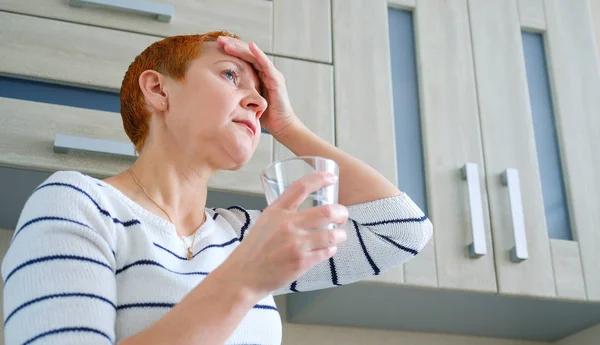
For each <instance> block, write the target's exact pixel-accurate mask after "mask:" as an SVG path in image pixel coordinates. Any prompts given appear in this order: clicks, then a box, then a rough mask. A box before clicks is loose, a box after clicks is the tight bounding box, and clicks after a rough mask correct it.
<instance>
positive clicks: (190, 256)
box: [127, 168, 200, 260]
mask: <svg viewBox="0 0 600 345" xmlns="http://www.w3.org/2000/svg"><path fill="white" fill-rule="evenodd" d="M127 171H129V173H130V174H131V177H133V180H134V181H135V183H136V184H137V185H138V186H139V187H140V188H141V189H142V190H143V191H144V194H146V196H147V197H148V199H150V201H152V202H153V203H154V205H156V206H157V207H158V208H160V209H161V211H163V212H164V213H165V214H166V215H167V218H169V221H170V222H171V224H173V226H175V223H173V220H171V216H169V213H167V211H165V209H164V208H162V207H161V206H160V205H159V204H158V203H157V202H156V201H154V199H152V197H151V196H150V194H148V191H146V188H144V186H142V184H141V183H140V181H139V180H138V179H137V177H136V176H135V174H134V173H133V170H131V168H129V169H127ZM199 228H200V227H198V228H197V229H196V231H194V235H193V237H192V245H191V246H188V245H187V243H185V240H184V239H183V236H181V234H180V233H179V231H177V227H175V232H177V235H179V237H180V238H181V241H183V245H184V246H186V247H187V259H188V260H192V257H193V253H192V248H193V247H194V242H195V241H196V234H197V233H198V229H199Z"/></svg>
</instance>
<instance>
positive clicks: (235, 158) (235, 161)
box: [226, 149, 254, 171]
mask: <svg viewBox="0 0 600 345" xmlns="http://www.w3.org/2000/svg"><path fill="white" fill-rule="evenodd" d="M253 155H254V150H248V151H247V150H245V149H241V150H238V151H237V152H236V154H235V155H230V158H231V160H230V164H228V167H227V168H226V170H231V171H236V170H240V169H241V168H243V167H244V165H246V163H248V162H249V161H250V159H251V158H252V156H253Z"/></svg>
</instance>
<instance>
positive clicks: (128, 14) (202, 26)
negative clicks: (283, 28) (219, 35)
mask: <svg viewBox="0 0 600 345" xmlns="http://www.w3.org/2000/svg"><path fill="white" fill-rule="evenodd" d="M96 2H97V1H93V0H76V1H73V0H32V1H19V0H2V1H0V11H7V12H13V13H20V14H24V15H30V16H33V17H41V18H49V19H56V20H60V21H66V22H72V23H78V24H84V25H89V26H96V27H104V28H111V29H116V30H119V31H126V32H136V33H141V34H148V35H152V36H158V37H167V36H174V35H182V34H200V33H203V32H207V31H215V30H226V31H230V32H231V33H235V34H238V35H240V36H241V37H242V38H243V39H244V40H246V41H254V42H256V44H257V45H258V46H259V47H261V48H263V49H264V50H265V51H267V52H271V48H272V44H271V43H272V40H271V33H272V31H271V30H272V26H273V2H271V1H263V0H204V1H195V0H164V1H158V2H150V1H141V2H138V4H142V5H140V8H138V9H137V10H136V11H132V10H127V9H124V8H118V6H127V4H126V3H123V2H119V1H103V2H100V3H109V4H110V3H112V4H116V5H111V6H99V5H94V3H96ZM73 3H78V4H80V5H78V6H73V5H72V4H73ZM152 12H153V13H152ZM157 13H164V14H165V15H167V16H171V18H164V19H163V18H159V16H158V15H157ZM82 28H83V27H82ZM115 41H116V42H122V41H120V40H119V39H118V38H117V39H115ZM123 43H124V42H123ZM140 44H143V43H140ZM110 52H112V50H111V51H110Z"/></svg>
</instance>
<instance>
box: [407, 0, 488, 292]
mask: <svg viewBox="0 0 600 345" xmlns="http://www.w3.org/2000/svg"><path fill="white" fill-rule="evenodd" d="M415 26H416V30H415V32H416V33H417V36H416V44H417V57H418V61H417V66H418V73H419V89H420V90H419V91H420V92H419V93H420V102H421V126H422V131H423V143H424V145H423V146H424V156H425V157H424V163H425V174H426V181H427V203H428V208H429V213H430V215H429V216H430V218H431V220H432V222H433V229H434V236H435V259H436V262H437V280H438V285H439V286H440V287H446V288H456V289H464V290H477V291H488V292H495V291H496V274H495V270H494V250H493V248H492V244H491V243H492V242H491V235H490V224H489V215H488V212H487V210H488V205H487V194H486V188H485V180H484V176H485V168H484V164H483V153H482V147H481V133H480V129H479V114H478V109H477V91H476V84H475V75H474V72H473V59H472V51H471V37H470V28H469V17H468V8H467V2H466V1H465V0H453V1H444V0H429V1H419V2H418V3H417V8H416V10H415ZM468 162H473V163H476V164H477V165H478V170H479V181H480V188H481V199H482V205H481V206H482V209H483V215H484V216H483V218H484V232H485V237H486V246H487V255H485V256H482V257H480V258H470V257H469V256H468V251H467V246H468V245H469V244H470V243H471V242H472V232H471V222H470V210H469V199H468V190H467V183H466V181H463V180H462V179H461V168H462V167H463V166H464V165H465V163H468ZM413 264H414V265H417V262H415V263H412V262H409V263H407V264H405V270H406V271H407V272H411V271H413V272H415V273H418V272H419V270H418V269H415V270H411V269H409V268H408V266H411V265H413ZM431 273H432V272H431V271H426V272H423V274H431ZM421 279H426V280H430V279H433V277H427V278H421ZM407 280H409V279H408V278H407Z"/></svg>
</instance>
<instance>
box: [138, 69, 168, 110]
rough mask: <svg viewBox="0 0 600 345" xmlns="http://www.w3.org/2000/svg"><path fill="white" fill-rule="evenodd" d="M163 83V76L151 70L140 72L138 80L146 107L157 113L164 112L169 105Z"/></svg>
mask: <svg viewBox="0 0 600 345" xmlns="http://www.w3.org/2000/svg"><path fill="white" fill-rule="evenodd" d="M165 81H166V80H165V76H164V75H162V74H160V73H158V72H156V71H153V70H146V71H144V72H142V74H141V75H140V78H139V80H138V82H139V85H140V89H141V90H142V93H143V94H144V97H146V101H147V103H148V105H149V106H150V107H151V108H154V109H156V110H158V111H165V110H166V109H167V106H168V104H169V103H168V101H169V100H168V96H167V93H166V92H165V90H164V86H165Z"/></svg>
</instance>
